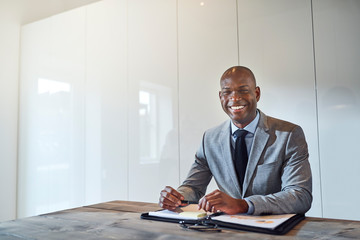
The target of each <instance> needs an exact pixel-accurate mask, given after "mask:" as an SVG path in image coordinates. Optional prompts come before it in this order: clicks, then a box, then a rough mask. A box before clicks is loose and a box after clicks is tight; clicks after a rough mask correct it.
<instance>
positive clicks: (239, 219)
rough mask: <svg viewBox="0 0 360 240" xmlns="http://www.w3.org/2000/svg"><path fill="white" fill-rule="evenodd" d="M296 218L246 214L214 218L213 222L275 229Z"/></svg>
mask: <svg viewBox="0 0 360 240" xmlns="http://www.w3.org/2000/svg"><path fill="white" fill-rule="evenodd" d="M293 216H295V214H282V215H266V216H250V215H244V214H237V215H220V216H216V217H212V218H211V219H213V220H218V221H222V222H228V223H235V224H241V225H246V226H251V227H260V228H268V229H275V228H276V227H277V226H279V225H280V224H282V223H283V222H285V221H286V220H288V219H290V218H291V217H293Z"/></svg>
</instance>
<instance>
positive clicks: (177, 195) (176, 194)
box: [164, 186, 184, 200]
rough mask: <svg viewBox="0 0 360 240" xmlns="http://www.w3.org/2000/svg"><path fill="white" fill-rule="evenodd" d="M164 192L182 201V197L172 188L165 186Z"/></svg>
mask: <svg viewBox="0 0 360 240" xmlns="http://www.w3.org/2000/svg"><path fill="white" fill-rule="evenodd" d="M164 190H165V191H166V192H168V193H170V194H171V195H174V196H175V197H176V198H177V199H180V200H184V196H183V195H182V194H181V193H179V192H178V191H176V190H175V189H174V188H172V187H170V186H166V187H165V189H164Z"/></svg>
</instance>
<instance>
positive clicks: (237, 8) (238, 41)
mask: <svg viewBox="0 0 360 240" xmlns="http://www.w3.org/2000/svg"><path fill="white" fill-rule="evenodd" d="M235 4H236V42H237V44H236V46H237V57H238V65H240V36H239V35H240V31H239V3H238V0H236V2H235Z"/></svg>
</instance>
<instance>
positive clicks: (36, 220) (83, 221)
mask: <svg viewBox="0 0 360 240" xmlns="http://www.w3.org/2000/svg"><path fill="white" fill-rule="evenodd" d="M157 209H159V207H158V206H157V204H154V203H143V202H129V201H112V202H107V203H100V204H96V205H91V206H85V207H80V208H75V209H69V210H64V211H59V212H55V213H50V214H44V215H40V216H35V217H29V218H23V219H18V220H14V221H8V222H2V223H0V239H1V240H10V239H11V240H20V239H21V240H34V239H46V240H55V239H59V240H60V239H61V240H63V239H66V240H67V239H86V240H92V239H94V240H95V239H96V240H101V239H171V240H176V239H217V240H219V239H344V240H345V239H347V240H348V239H360V221H345V220H335V219H324V218H312V217H307V218H306V219H305V220H303V221H302V222H301V223H299V224H298V225H297V226H295V228H294V229H293V230H291V231H290V232H288V233H287V234H286V235H282V236H275V235H267V234H261V233H253V232H244V231H236V230H223V231H222V232H220V233H207V232H197V231H194V230H187V229H182V228H181V227H180V226H179V225H178V224H175V223H165V222H157V221H150V220H142V219H140V213H142V212H148V211H154V210H157Z"/></svg>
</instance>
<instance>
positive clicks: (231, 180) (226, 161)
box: [178, 111, 312, 215]
mask: <svg viewBox="0 0 360 240" xmlns="http://www.w3.org/2000/svg"><path fill="white" fill-rule="evenodd" d="M230 121H231V120H228V121H226V122H224V123H223V124H221V125H219V126H217V127H214V128H212V129H209V130H207V131H206V132H205V133H204V136H203V139H202V144H201V146H200V148H199V150H198V151H197V153H196V155H195V162H194V164H193V165H192V167H191V170H190V172H189V175H188V177H187V178H186V180H185V181H184V182H183V184H182V185H181V186H180V187H179V188H178V191H179V192H180V193H182V194H183V195H184V197H185V199H187V200H191V201H198V200H199V199H200V198H201V197H202V196H203V195H204V194H205V192H206V188H207V185H208V184H209V182H210V180H211V178H212V177H214V178H215V181H216V183H217V185H218V187H219V189H220V190H221V191H223V192H225V193H227V194H228V195H230V196H232V197H233V198H237V199H240V198H246V199H247V200H249V201H251V202H252V203H253V204H254V208H255V211H254V215H260V214H284V213H305V212H307V211H308V210H309V209H310V206H311V202H312V193H311V192H312V178H311V170H310V164H309V161H308V157H309V154H308V148H307V144H306V140H305V136H304V133H303V130H302V129H301V127H299V126H297V125H295V124H292V123H289V122H285V121H282V120H279V119H275V118H272V117H269V116H266V115H265V114H264V113H262V112H261V111H260V120H259V123H258V126H257V128H256V131H255V135H254V139H253V145H252V148H251V151H250V155H249V160H248V165H247V169H246V174H245V178H244V183H243V186H239V182H238V179H237V175H236V172H235V168H234V164H233V160H232V154H231V145H230V134H231V133H230V131H231V130H230Z"/></svg>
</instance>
